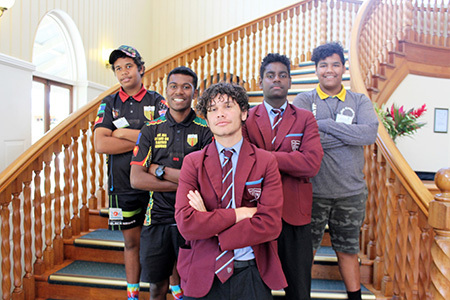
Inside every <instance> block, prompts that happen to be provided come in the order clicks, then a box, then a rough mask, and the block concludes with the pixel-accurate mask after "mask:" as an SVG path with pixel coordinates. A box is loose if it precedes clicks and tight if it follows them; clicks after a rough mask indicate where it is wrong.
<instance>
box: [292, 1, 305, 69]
mask: <svg viewBox="0 0 450 300" xmlns="http://www.w3.org/2000/svg"><path fill="white" fill-rule="evenodd" d="M302 7H303V6H302ZM294 13H295V57H294V64H295V65H298V64H299V63H300V61H301V60H300V55H302V54H303V53H304V52H302V53H301V54H300V45H299V44H300V6H296V7H295V10H294Z"/></svg>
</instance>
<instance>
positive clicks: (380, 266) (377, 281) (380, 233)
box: [373, 153, 395, 290]
mask: <svg viewBox="0 0 450 300" xmlns="http://www.w3.org/2000/svg"><path fill="white" fill-rule="evenodd" d="M378 159H379V161H380V163H381V164H384V165H386V160H385V158H384V156H383V155H382V154H381V153H379V154H378ZM385 176H386V177H385V178H386V184H385V185H383V183H382V182H380V183H381V184H382V186H383V188H382V189H381V190H382V192H381V195H379V196H378V197H379V201H378V204H379V205H378V207H377V215H378V222H377V237H378V239H377V244H376V245H375V246H376V257H375V260H374V263H373V286H374V288H375V289H377V290H380V289H381V281H382V279H383V274H384V267H385V264H384V260H385V257H384V255H385V253H384V251H385V248H386V239H387V237H386V234H387V231H386V224H387V222H386V218H387V202H388V199H389V198H390V197H393V195H394V193H395V191H394V182H395V175H394V172H393V171H392V169H391V168H390V167H389V166H387V167H386V175H385ZM380 177H381V173H380Z"/></svg>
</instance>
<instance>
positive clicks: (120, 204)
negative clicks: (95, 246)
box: [108, 193, 150, 230]
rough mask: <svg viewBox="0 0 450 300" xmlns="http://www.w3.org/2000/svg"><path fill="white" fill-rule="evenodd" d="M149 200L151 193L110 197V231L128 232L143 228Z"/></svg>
mask: <svg viewBox="0 0 450 300" xmlns="http://www.w3.org/2000/svg"><path fill="white" fill-rule="evenodd" d="M149 198H150V197H149V193H142V194H132V195H109V219H108V227H109V229H110V230H126V229H130V228H134V227H137V226H142V224H143V223H144V218H145V210H146V208H147V205H148V201H149Z"/></svg>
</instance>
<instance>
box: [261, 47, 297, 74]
mask: <svg viewBox="0 0 450 300" xmlns="http://www.w3.org/2000/svg"><path fill="white" fill-rule="evenodd" d="M275 62H279V63H282V64H283V65H285V66H286V68H287V71H288V74H289V77H291V61H290V60H289V58H288V57H287V56H286V55H281V54H279V53H269V54H267V55H266V57H264V58H263V60H262V62H261V67H260V68H259V76H260V78H261V79H262V78H263V77H264V71H265V70H266V67H267V65H268V64H271V63H275Z"/></svg>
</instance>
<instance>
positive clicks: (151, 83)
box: [89, 72, 156, 206]
mask: <svg viewBox="0 0 450 300" xmlns="http://www.w3.org/2000/svg"><path fill="white" fill-rule="evenodd" d="M155 84H156V80H155V73H154V72H152V73H150V88H149V90H152V91H155V90H156V85H155ZM89 206H90V205H89Z"/></svg>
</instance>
